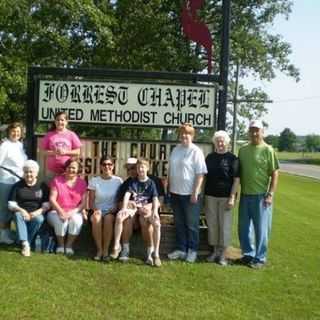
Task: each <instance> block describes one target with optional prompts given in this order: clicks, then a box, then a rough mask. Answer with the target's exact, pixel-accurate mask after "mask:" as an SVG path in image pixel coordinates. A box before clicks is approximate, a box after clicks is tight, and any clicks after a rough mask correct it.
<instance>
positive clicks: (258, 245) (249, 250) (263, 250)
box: [238, 194, 272, 262]
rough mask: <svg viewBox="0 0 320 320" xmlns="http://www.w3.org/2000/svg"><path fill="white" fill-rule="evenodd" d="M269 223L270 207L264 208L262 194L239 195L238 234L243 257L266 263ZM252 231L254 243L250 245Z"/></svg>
mask: <svg viewBox="0 0 320 320" xmlns="http://www.w3.org/2000/svg"><path fill="white" fill-rule="evenodd" d="M271 222H272V206H265V204H264V194H258V195H241V198H240V206H239V222H238V232H239V240H240V247H241V250H242V254H243V255H245V256H251V257H252V258H254V259H255V260H256V261H257V262H266V260H267V248H268V240H269V236H270V232H271ZM252 227H253V228H252ZM252 229H253V230H252ZM252 231H254V241H255V243H252V240H253V237H252ZM250 234H251V235H250Z"/></svg>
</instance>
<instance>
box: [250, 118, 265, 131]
mask: <svg viewBox="0 0 320 320" xmlns="http://www.w3.org/2000/svg"><path fill="white" fill-rule="evenodd" d="M249 128H258V129H263V123H262V121H261V120H251V121H250V123H249Z"/></svg>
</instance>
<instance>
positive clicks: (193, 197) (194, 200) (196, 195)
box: [190, 192, 198, 203]
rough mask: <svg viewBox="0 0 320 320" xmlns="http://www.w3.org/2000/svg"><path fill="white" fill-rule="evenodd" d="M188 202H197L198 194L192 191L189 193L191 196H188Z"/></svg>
mask: <svg viewBox="0 0 320 320" xmlns="http://www.w3.org/2000/svg"><path fill="white" fill-rule="evenodd" d="M190 202H191V203H197V202H198V194H196V193H194V192H193V193H192V194H191V197H190Z"/></svg>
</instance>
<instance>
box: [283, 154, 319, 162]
mask: <svg viewBox="0 0 320 320" xmlns="http://www.w3.org/2000/svg"><path fill="white" fill-rule="evenodd" d="M277 155H278V157H279V159H280V160H291V161H295V162H299V163H307V164H315V165H320V152H277Z"/></svg>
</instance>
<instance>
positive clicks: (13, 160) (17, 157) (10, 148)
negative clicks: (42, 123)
mask: <svg viewBox="0 0 320 320" xmlns="http://www.w3.org/2000/svg"><path fill="white" fill-rule="evenodd" d="M26 160H27V155H26V154H25V152H24V150H23V145H22V143H21V142H20V141H16V142H13V141H11V140H9V139H8V140H5V141H3V142H2V143H1V145H0V166H2V167H5V168H8V169H10V170H12V171H13V172H15V173H16V174H17V175H19V176H20V177H22V176H23V170H22V168H23V165H24V162H25V161H26ZM18 180H19V179H18V178H17V177H16V176H14V175H13V174H12V173H10V172H8V171H7V170H5V169H2V168H0V182H1V183H5V184H13V183H16V182H17V181H18Z"/></svg>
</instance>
